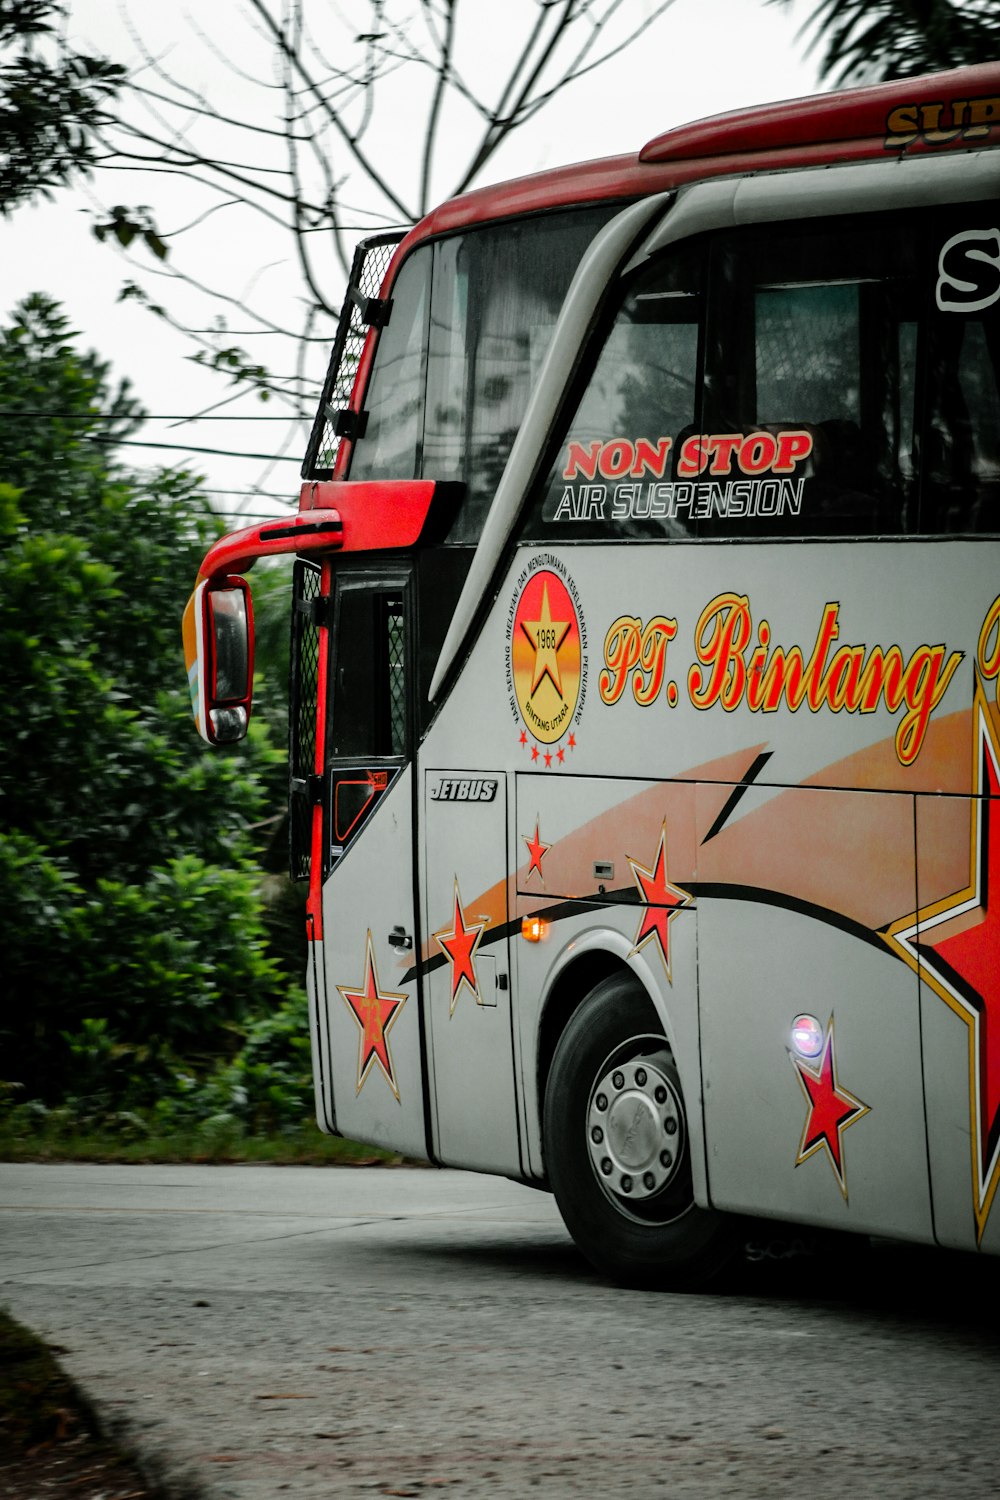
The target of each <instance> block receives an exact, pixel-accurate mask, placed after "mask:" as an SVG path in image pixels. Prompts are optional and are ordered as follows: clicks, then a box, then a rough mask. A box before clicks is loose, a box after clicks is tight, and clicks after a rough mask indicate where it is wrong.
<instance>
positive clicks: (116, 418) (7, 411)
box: [0, 407, 312, 422]
mask: <svg viewBox="0 0 1000 1500" xmlns="http://www.w3.org/2000/svg"><path fill="white" fill-rule="evenodd" d="M0 417H58V418H59V419H60V421H69V422H128V421H138V422H311V421H312V417H297V416H286V417H272V416H266V417H237V416H232V417H228V416H227V417H212V416H205V417H201V416H194V417H191V416H186V415H185V414H184V413H183V412H175V413H174V414H173V415H170V413H167V415H165V416H163V415H158V416H149V415H147V414H146V413H145V412H144V413H143V414H142V416H141V417H134V416H132V415H131V414H130V413H128V412H116V411H87V412H76V411H18V410H16V409H15V408H12V407H0Z"/></svg>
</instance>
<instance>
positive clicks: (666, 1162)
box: [660, 1151, 674, 1167]
mask: <svg viewBox="0 0 1000 1500" xmlns="http://www.w3.org/2000/svg"><path fill="white" fill-rule="evenodd" d="M673 1164H674V1154H673V1152H672V1151H661V1152H660V1166H661V1167H672V1166H673Z"/></svg>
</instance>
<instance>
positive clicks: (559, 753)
mask: <svg viewBox="0 0 1000 1500" xmlns="http://www.w3.org/2000/svg"><path fill="white" fill-rule="evenodd" d="M565 759H566V751H565V750H564V749H563V747H562V746H561V745H560V746H559V749H558V750H557V751H556V760H557V761H558V762H559V764H560V765H562V763H563V761H564V760H565Z"/></svg>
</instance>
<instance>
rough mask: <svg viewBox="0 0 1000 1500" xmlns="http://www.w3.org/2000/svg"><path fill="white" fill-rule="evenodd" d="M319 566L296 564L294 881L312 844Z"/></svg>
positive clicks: (303, 871)
mask: <svg viewBox="0 0 1000 1500" xmlns="http://www.w3.org/2000/svg"><path fill="white" fill-rule="evenodd" d="M320 577H321V575H320V569H319V568H318V567H317V566H316V565H315V563H309V562H305V561H303V560H302V559H301V558H300V559H299V561H298V562H297V563H296V564H295V573H294V582H293V604H292V689H291V713H290V714H289V719H288V768H289V778H290V779H289V799H288V800H289V822H288V827H289V844H290V849H289V869H290V873H291V877H292V879H293V880H308V879H309V860H310V853H311V849H312V800H311V798H310V796H309V785H310V777H311V776H312V775H313V773H314V771H315V757H316V709H317V702H316V693H317V679H318V673H319V626H318V625H317V623H316V619H315V614H314V610H313V601H314V600H316V599H318V598H319V593H320Z"/></svg>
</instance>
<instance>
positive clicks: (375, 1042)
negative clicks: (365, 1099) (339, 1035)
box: [337, 928, 408, 1099]
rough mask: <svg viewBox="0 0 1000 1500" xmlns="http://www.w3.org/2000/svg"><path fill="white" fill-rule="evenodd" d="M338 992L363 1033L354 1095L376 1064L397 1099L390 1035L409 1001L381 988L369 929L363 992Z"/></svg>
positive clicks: (344, 989) (341, 988)
mask: <svg viewBox="0 0 1000 1500" xmlns="http://www.w3.org/2000/svg"><path fill="white" fill-rule="evenodd" d="M337 988H338V990H339V991H340V993H341V995H342V996H343V997H344V1004H345V1005H346V1006H347V1008H348V1010H349V1011H350V1012H351V1015H352V1016H353V1017H354V1019H355V1021H356V1022H357V1024H358V1028H359V1030H360V1032H361V1035H360V1037H359V1039H358V1083H357V1089H356V1090H355V1092H356V1093H358V1094H360V1092H361V1090H362V1088H363V1086H364V1084H365V1082H366V1080H367V1078H368V1075H369V1073H370V1072H371V1070H372V1068H373V1067H374V1065H375V1064H376V1063H377V1064H378V1066H379V1067H380V1068H381V1070H382V1072H383V1073H384V1075H385V1079H386V1082H387V1083H388V1085H389V1087H390V1088H391V1089H392V1092H393V1093H394V1094H395V1096H396V1098H397V1099H398V1098H399V1085H398V1084H397V1082H396V1070H395V1068H394V1067H393V1065H392V1053H391V1052H390V1050H389V1032H390V1031H391V1029H392V1027H393V1025H394V1024H395V1021H396V1017H397V1016H398V1015H399V1013H400V1011H401V1010H402V1008H403V1006H404V1005H405V1004H406V1001H407V998H408V997H407V996H406V995H397V994H393V993H391V992H389V991H383V990H381V989H380V988H379V982H378V970H377V969H376V967H375V954H374V952H373V950H372V934H371V928H369V929H368V937H367V939H366V940H365V977H364V979H363V981H362V984H361V988H360V989H353V988H352V987H351V986H350V985H346V984H338V985H337Z"/></svg>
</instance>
